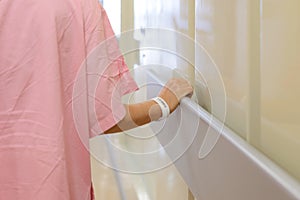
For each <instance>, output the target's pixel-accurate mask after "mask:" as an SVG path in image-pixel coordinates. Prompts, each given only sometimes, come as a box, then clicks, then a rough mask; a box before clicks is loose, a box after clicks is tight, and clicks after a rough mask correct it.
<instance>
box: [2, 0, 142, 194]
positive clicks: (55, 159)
mask: <svg viewBox="0 0 300 200" xmlns="http://www.w3.org/2000/svg"><path fill="white" fill-rule="evenodd" d="M112 36H113V31H112V29H111V26H110V24H109V21H108V18H107V15H106V14H105V11H104V10H103V8H102V7H101V6H100V4H99V3H98V1H97V0H23V1H21V0H0V200H90V199H93V197H92V196H93V195H92V194H91V191H92V187H91V174H90V155H89V149H88V140H89V138H90V137H91V136H94V135H97V134H100V133H101V131H103V130H106V129H108V128H109V127H111V126H113V125H114V124H116V123H117V122H118V121H119V120H120V119H122V117H123V116H124V114H125V111H124V107H123V106H122V104H121V102H120V97H121V96H122V95H124V94H126V93H129V92H132V91H134V90H136V89H137V86H136V84H135V82H134V81H133V80H132V78H131V77H130V74H129V71H128V68H127V66H126V65H125V64H124V60H123V57H122V56H120V55H119V50H118V46H117V42H116V40H115V39H114V38H113V39H111V40H109V42H106V43H103V42H104V41H106V40H108V39H109V38H110V37H112ZM95 48H96V50H95ZM90 53H92V56H90V57H88V58H89V59H88V60H87V61H85V59H86V58H87V56H88V55H89V54H90ZM103 59H104V61H103ZM84 61H85V62H84ZM91 65H92V67H91Z"/></svg>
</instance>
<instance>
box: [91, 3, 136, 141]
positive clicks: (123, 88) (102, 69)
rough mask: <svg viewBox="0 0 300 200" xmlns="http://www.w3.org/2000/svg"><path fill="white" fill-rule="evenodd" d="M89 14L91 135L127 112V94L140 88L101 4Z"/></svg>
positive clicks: (115, 122) (115, 121)
mask: <svg viewBox="0 0 300 200" xmlns="http://www.w3.org/2000/svg"><path fill="white" fill-rule="evenodd" d="M90 10H91V11H92V12H89V15H88V16H87V17H86V26H87V27H86V46H87V51H88V52H90V53H89V54H88V57H87V60H86V65H87V73H88V89H89V98H88V99H89V118H90V119H89V121H90V127H91V131H90V132H91V136H95V135H98V134H100V133H102V132H103V131H105V130H107V129H109V128H110V127H112V126H114V125H115V124H117V123H118V122H119V121H120V120H121V119H122V118H123V117H124V115H125V109H124V106H123V104H122V102H121V97H122V96H123V95H124V94H127V93H130V92H133V91H135V90H137V89H138V87H137V85H136V83H135V81H134V80H133V79H132V77H131V75H130V72H129V70H128V67H127V65H126V64H125V62H124V58H123V56H122V54H121V52H120V50H119V46H118V42H117V39H116V38H115V35H114V32H113V30H112V28H111V25H110V22H109V19H108V17H107V15H106V12H105V10H104V9H103V8H102V6H101V5H100V4H99V3H97V6H96V7H94V9H93V8H90Z"/></svg>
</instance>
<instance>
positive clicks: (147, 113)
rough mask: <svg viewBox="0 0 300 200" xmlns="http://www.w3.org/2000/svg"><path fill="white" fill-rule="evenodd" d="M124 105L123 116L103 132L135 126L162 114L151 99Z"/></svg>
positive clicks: (115, 131) (157, 117)
mask: <svg viewBox="0 0 300 200" xmlns="http://www.w3.org/2000/svg"><path fill="white" fill-rule="evenodd" d="M124 106H125V109H126V115H125V117H124V118H123V119H122V120H121V121H120V122H119V123H118V124H116V125H115V126H113V127H112V128H110V129H108V130H107V131H105V132H104V133H105V134H110V133H117V132H122V131H125V130H129V129H132V128H136V127H138V126H142V125H144V124H147V123H149V122H151V121H155V120H158V119H159V118H160V117H161V116H162V112H161V109H160V107H159V105H158V104H157V103H156V102H155V101H153V100H149V101H145V102H142V103H137V104H128V105H124Z"/></svg>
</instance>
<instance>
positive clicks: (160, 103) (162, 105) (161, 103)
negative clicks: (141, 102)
mask: <svg viewBox="0 0 300 200" xmlns="http://www.w3.org/2000/svg"><path fill="white" fill-rule="evenodd" d="M151 100H153V101H154V102H155V103H156V104H157V106H156V108H159V109H160V117H159V118H158V120H163V119H166V118H167V117H168V116H169V115H170V107H169V105H168V103H167V102H166V101H165V100H164V99H163V98H161V97H155V98H152V99H151Z"/></svg>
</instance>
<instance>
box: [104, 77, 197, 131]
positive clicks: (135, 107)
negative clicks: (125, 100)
mask: <svg viewBox="0 0 300 200" xmlns="http://www.w3.org/2000/svg"><path fill="white" fill-rule="evenodd" d="M192 93H193V88H192V86H191V85H190V84H189V82H188V81H186V80H184V79H178V78H173V79H171V80H169V81H168V82H167V84H166V85H165V86H164V87H163V89H162V90H161V91H160V93H159V95H158V96H159V97H160V98H162V99H164V100H165V102H166V103H167V104H168V106H169V108H170V112H173V111H174V110H175V109H176V107H177V106H178V104H179V102H180V100H181V99H182V98H183V97H185V96H188V95H191V94H192ZM125 108H126V115H125V117H124V118H123V119H122V120H121V121H120V122H119V123H118V124H116V125H115V126H113V127H112V128H110V129H108V130H107V131H105V132H104V133H106V134H108V133H116V132H121V131H124V130H129V129H132V128H135V127H138V126H141V125H144V124H147V123H149V122H151V121H156V120H158V119H159V118H160V117H161V116H162V111H161V108H160V106H159V105H158V104H157V103H156V102H155V101H153V100H149V101H145V102H142V103H138V104H130V105H125Z"/></svg>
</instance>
